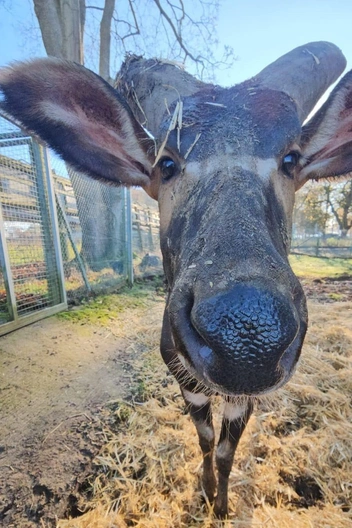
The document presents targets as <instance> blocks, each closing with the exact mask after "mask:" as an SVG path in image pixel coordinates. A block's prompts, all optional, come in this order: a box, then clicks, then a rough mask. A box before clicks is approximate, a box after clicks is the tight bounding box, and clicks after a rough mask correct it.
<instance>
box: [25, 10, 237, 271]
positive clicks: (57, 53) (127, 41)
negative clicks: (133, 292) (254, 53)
mask: <svg viewBox="0 0 352 528" xmlns="http://www.w3.org/2000/svg"><path fill="white" fill-rule="evenodd" d="M33 6H34V11H35V15H36V18H37V20H38V23H39V27H40V32H41V37H42V40H43V43H44V47H45V50H46V52H47V54H48V55H52V56H54V57H58V58H64V59H68V60H73V61H75V62H78V63H80V64H84V63H86V65H87V66H88V67H90V68H91V69H94V70H95V71H97V72H98V73H99V75H101V76H102V77H103V78H104V79H105V80H106V81H107V82H109V83H110V84H113V77H114V76H112V75H111V69H113V70H115V72H116V71H117V70H118V69H119V67H120V65H121V62H122V60H123V58H124V56H125V54H126V53H127V52H131V53H137V54H149V55H151V56H153V57H155V56H163V57H164V58H167V59H170V60H174V61H179V62H182V63H188V64H189V65H191V66H192V67H193V70H194V71H195V73H198V76H199V77H203V76H204V74H205V73H206V74H207V76H208V77H213V73H214V69H215V68H218V67H221V66H222V65H225V63H227V64H228V65H229V64H230V63H231V60H232V59H233V53H232V50H231V49H230V48H225V49H224V54H223V57H222V59H221V60H217V59H216V58H215V55H214V49H215V47H216V45H217V40H216V31H214V28H215V24H216V17H217V14H218V10H219V0H194V1H192V2H188V6H187V8H186V6H185V2H184V0H120V2H118V3H117V5H116V1H115V0H91V2H90V3H87V4H86V1H85V0H33ZM97 35H99V37H98V38H97ZM70 176H71V180H72V184H73V187H74V191H75V196H76V200H77V206H78V212H79V217H80V222H81V226H82V253H83V255H84V257H85V258H86V260H87V262H88V264H89V265H90V267H91V268H92V269H93V270H98V269H100V268H101V266H102V264H101V262H102V261H105V262H106V261H109V260H110V261H114V260H116V259H117V258H119V256H120V255H119V254H121V246H120V247H119V243H118V240H117V239H116V240H115V242H116V245H114V244H112V243H111V240H109V238H108V237H107V236H104V234H105V233H106V230H107V229H109V227H110V226H111V223H112V221H114V219H115V220H116V215H117V214H118V209H119V208H118V207H117V208H116V206H114V205H113V204H116V202H117V201H118V197H119V196H120V193H119V192H117V190H116V189H113V188H111V189H110V191H109V200H110V205H111V207H107V208H104V210H102V209H101V207H100V206H99V205H94V203H93V202H92V199H91V197H92V195H93V194H94V196H95V197H98V196H99V195H101V198H102V193H103V194H104V196H105V202H106V194H105V193H104V192H103V190H102V187H101V185H100V184H99V183H97V182H92V181H91V180H86V179H84V177H82V176H81V175H77V174H76V173H74V172H72V171H70ZM93 186H94V189H93V188H92V187H93ZM97 203H98V200H97ZM121 205H122V204H121ZM87 207H89V209H90V214H89V215H87ZM111 211H114V213H111ZM92 219H94V221H93V220H92ZM104 241H105V242H104Z"/></svg>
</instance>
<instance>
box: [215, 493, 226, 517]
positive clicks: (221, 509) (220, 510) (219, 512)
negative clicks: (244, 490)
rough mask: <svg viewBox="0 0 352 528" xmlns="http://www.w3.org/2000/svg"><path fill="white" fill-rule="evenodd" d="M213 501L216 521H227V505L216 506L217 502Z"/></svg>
mask: <svg viewBox="0 0 352 528" xmlns="http://www.w3.org/2000/svg"><path fill="white" fill-rule="evenodd" d="M216 499H217V497H216ZM216 499H215V505H214V515H215V517H217V518H218V519H222V520H224V519H227V517H228V515H229V510H228V507H227V504H226V505H225V504H217V500H216Z"/></svg>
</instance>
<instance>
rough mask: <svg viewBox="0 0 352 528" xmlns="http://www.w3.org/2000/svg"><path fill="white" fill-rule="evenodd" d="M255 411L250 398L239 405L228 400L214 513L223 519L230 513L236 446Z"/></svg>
mask: <svg viewBox="0 0 352 528" xmlns="http://www.w3.org/2000/svg"><path fill="white" fill-rule="evenodd" d="M252 411H253V403H252V401H251V400H250V399H248V400H247V402H246V403H245V404H242V405H238V404H235V403H231V402H226V404H225V409H224V417H223V420H222V425H221V432H220V439H219V443H218V447H217V450H216V467H217V470H218V493H217V496H216V499H215V505H214V513H215V515H216V516H217V517H219V518H221V519H223V518H225V517H226V516H227V514H228V486H229V476H230V472H231V468H232V464H233V458H234V455H235V451H236V447H237V445H238V442H239V440H240V438H241V436H242V433H243V431H244V429H245V427H246V425H247V423H248V420H249V418H250V415H251V414H252Z"/></svg>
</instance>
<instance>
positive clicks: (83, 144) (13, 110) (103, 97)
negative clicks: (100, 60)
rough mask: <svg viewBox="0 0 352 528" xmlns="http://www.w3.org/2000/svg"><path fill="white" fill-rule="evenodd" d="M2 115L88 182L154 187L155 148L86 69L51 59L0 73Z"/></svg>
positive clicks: (107, 87)
mask: <svg viewBox="0 0 352 528" xmlns="http://www.w3.org/2000/svg"><path fill="white" fill-rule="evenodd" d="M0 110H1V111H2V112H3V113H4V114H5V115H7V116H9V117H10V119H13V120H14V121H15V122H17V123H19V124H20V126H22V127H23V128H25V129H27V130H28V131H31V132H34V134H35V135H37V136H39V138H41V139H42V140H43V141H45V142H46V143H47V144H48V145H49V146H50V147H51V148H53V149H54V150H55V151H56V152H57V153H58V154H59V155H61V157H62V158H63V159H64V160H65V161H66V162H68V163H69V164H70V165H72V166H73V167H74V168H75V169H77V170H79V171H81V172H84V173H86V174H87V175H88V176H91V177H93V178H95V179H99V180H105V181H108V182H111V183H115V184H121V183H122V184H124V185H141V186H146V185H148V184H149V183H150V179H149V176H150V173H151V170H152V163H153V155H154V142H153V141H152V140H151V139H150V137H149V136H148V135H147V134H146V132H145V131H144V129H143V128H142V126H141V125H140V124H139V123H138V122H137V120H136V119H135V117H134V116H133V114H132V112H131V110H130V108H129V106H128V105H127V103H126V101H125V100H124V99H123V98H122V96H121V95H120V94H119V93H118V92H117V91H116V90H114V89H113V88H112V87H111V86H110V85H109V84H108V83H106V82H105V81H104V80H103V79H102V78H101V77H99V76H98V75H96V74H95V73H93V72H91V71H90V70H87V69H86V68H84V67H83V66H80V65H78V64H75V63H71V62H67V61H63V60H59V59H54V58H47V59H37V60H34V61H31V62H26V63H18V64H15V65H13V66H10V67H7V68H4V69H2V70H0Z"/></svg>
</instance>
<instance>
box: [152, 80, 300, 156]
mask: <svg viewBox="0 0 352 528" xmlns="http://www.w3.org/2000/svg"><path fill="white" fill-rule="evenodd" d="M172 111H173V109H171V115H172ZM168 126H169V119H167V121H166V122H165V123H164V126H163V130H162V137H164V136H165V132H166V129H167V128H168ZM300 132H301V126H300V122H299V119H298V115H297V110H296V105H295V103H294V102H293V100H292V99H291V98H290V97H289V96H288V95H286V94H285V93H283V92H278V91H275V90H269V89H260V88H258V87H256V86H255V85H253V84H250V83H243V84H241V85H238V86H234V87H233V88H228V89H226V88H221V87H218V86H214V87H211V88H210V89H208V90H202V91H201V92H198V93H196V94H194V95H192V96H190V97H187V98H185V99H184V101H183V112H182V126H181V130H180V132H179V136H180V141H179V140H178V138H177V136H178V133H177V132H176V131H173V132H172V133H171V134H170V136H169V140H168V146H169V147H170V148H172V149H174V150H176V151H177V150H178V145H180V154H181V156H182V157H185V155H187V152H188V151H189V150H190V148H191V147H192V145H193V144H194V141H195V139H196V138H197V137H198V138H199V139H198V141H197V143H196V144H195V145H194V147H193V148H192V149H191V151H190V152H189V154H188V156H187V157H188V159H190V160H191V159H192V160H200V159H204V157H205V156H209V155H211V154H220V153H221V152H224V153H227V154H228V153H231V154H234V155H252V156H256V157H259V158H263V159H266V158H272V157H275V156H280V155H282V154H283V153H284V151H285V149H287V147H288V146H289V145H290V144H291V143H292V142H293V141H295V140H296V141H297V137H298V136H299V134H300Z"/></svg>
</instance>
